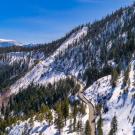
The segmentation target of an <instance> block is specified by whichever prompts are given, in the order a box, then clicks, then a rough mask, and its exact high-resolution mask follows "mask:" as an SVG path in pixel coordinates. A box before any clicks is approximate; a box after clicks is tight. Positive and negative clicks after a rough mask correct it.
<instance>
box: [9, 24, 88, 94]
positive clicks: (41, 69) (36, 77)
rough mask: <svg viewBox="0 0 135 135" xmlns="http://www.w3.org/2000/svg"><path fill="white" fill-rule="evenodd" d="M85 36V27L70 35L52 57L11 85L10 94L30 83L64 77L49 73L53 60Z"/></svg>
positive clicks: (45, 81) (42, 82)
mask: <svg viewBox="0 0 135 135" xmlns="http://www.w3.org/2000/svg"><path fill="white" fill-rule="evenodd" d="M86 34H87V27H83V28H82V29H81V30H79V31H78V32H77V33H76V34H72V35H71V37H70V38H69V39H67V40H66V41H65V42H64V43H63V44H62V45H61V46H60V47H59V48H58V49H57V50H56V51H55V52H54V53H53V55H51V56H50V57H48V58H46V59H45V60H41V61H40V62H39V64H37V65H36V66H35V67H34V68H33V69H32V70H31V71H30V72H28V73H27V74H26V75H25V76H24V77H23V78H21V79H20V80H18V81H17V82H16V83H15V84H14V85H12V86H11V88H10V89H11V93H16V92H18V90H19V89H21V88H26V87H27V86H28V85H29V84H30V83H31V82H32V81H33V82H35V83H40V84H46V83H47V82H52V81H56V80H59V79H60V78H62V77H64V76H65V74H64V73H63V72H61V73H60V72H57V73H53V72H51V70H52V67H54V65H53V62H54V60H55V58H56V57H58V55H59V53H60V52H64V51H65V50H66V49H67V48H68V46H70V45H72V44H73V43H74V42H78V41H79V40H80V39H81V38H83V37H84V36H85V35H86ZM44 74H45V75H44Z"/></svg>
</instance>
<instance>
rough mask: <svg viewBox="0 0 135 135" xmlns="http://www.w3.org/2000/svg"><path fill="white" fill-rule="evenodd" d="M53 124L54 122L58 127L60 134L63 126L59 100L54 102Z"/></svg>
mask: <svg viewBox="0 0 135 135" xmlns="http://www.w3.org/2000/svg"><path fill="white" fill-rule="evenodd" d="M55 124H56V127H57V128H58V131H59V134H61V130H62V128H63V127H64V120H63V114H62V111H61V102H58V103H57V104H56V118H55Z"/></svg>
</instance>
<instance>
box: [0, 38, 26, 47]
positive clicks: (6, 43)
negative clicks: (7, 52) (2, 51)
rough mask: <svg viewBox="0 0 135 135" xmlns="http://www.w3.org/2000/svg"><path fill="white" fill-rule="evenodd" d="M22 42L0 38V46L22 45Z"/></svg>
mask: <svg viewBox="0 0 135 135" xmlns="http://www.w3.org/2000/svg"><path fill="white" fill-rule="evenodd" d="M22 45H23V44H21V43H18V42H17V41H15V40H7V39H0V47H9V46H22Z"/></svg>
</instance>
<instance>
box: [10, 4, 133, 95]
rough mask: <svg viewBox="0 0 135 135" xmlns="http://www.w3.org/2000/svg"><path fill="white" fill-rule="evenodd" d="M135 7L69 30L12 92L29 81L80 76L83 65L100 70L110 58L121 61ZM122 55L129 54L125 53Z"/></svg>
mask: <svg viewBox="0 0 135 135" xmlns="http://www.w3.org/2000/svg"><path fill="white" fill-rule="evenodd" d="M134 10H135V8H134V6H131V7H128V8H124V9H120V10H118V11H117V12H116V13H114V14H112V15H110V16H109V17H106V18H105V19H103V20H101V21H98V22H95V23H94V24H92V25H90V24H87V25H86V26H83V27H82V28H81V29H79V30H78V31H77V32H75V33H72V35H71V36H70V37H69V38H68V39H66V40H65V42H64V43H63V44H61V46H60V47H59V48H58V49H57V50H56V51H55V52H54V53H53V54H52V55H51V56H49V57H48V58H46V59H45V60H41V61H40V62H39V64H38V65H36V66H35V67H34V68H33V69H32V70H31V71H30V72H29V73H27V75H26V76H25V77H24V78H22V79H20V80H18V81H17V82H16V84H14V85H12V86H11V92H13V91H12V90H14V92H15V91H16V92H18V90H19V89H20V88H23V87H24V88H25V87H27V86H28V85H29V84H30V83H31V82H32V81H33V82H35V83H40V84H45V83H46V82H47V81H49V82H50V81H52V80H53V81H54V80H55V79H56V78H57V77H58V78H61V77H64V76H65V75H73V76H76V77H78V78H80V79H82V78H83V75H84V73H85V71H86V69H88V68H96V69H97V70H99V72H102V69H104V68H105V67H107V66H108V64H107V63H108V61H110V60H114V63H115V61H117V64H120V62H121V61H122V59H123V54H122V53H124V50H123V49H122V48H124V45H125V44H127V42H128V41H129V40H127V37H128V38H129V35H128V31H129V29H128V27H129V26H130V30H131V31H132V33H133V34H134V33H135V31H134V25H133V22H132V21H131V20H133V19H134V17H135V14H134ZM122 45H123V46H122ZM121 46H122V47H121ZM114 51H115V52H116V53H114ZM116 54H117V55H120V56H117V55H116ZM124 55H126V57H128V54H126V53H125V54H124ZM118 57H119V58H118ZM85 79H86V78H85ZM24 81H25V83H23V82H24ZM14 92H13V93H14Z"/></svg>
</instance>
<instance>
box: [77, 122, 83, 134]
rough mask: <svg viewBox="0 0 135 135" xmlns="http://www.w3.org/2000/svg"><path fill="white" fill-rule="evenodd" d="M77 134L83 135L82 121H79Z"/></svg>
mask: <svg viewBox="0 0 135 135" xmlns="http://www.w3.org/2000/svg"><path fill="white" fill-rule="evenodd" d="M77 132H78V135H79V134H80V135H81V134H82V121H81V120H79V121H78V122H77Z"/></svg>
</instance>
